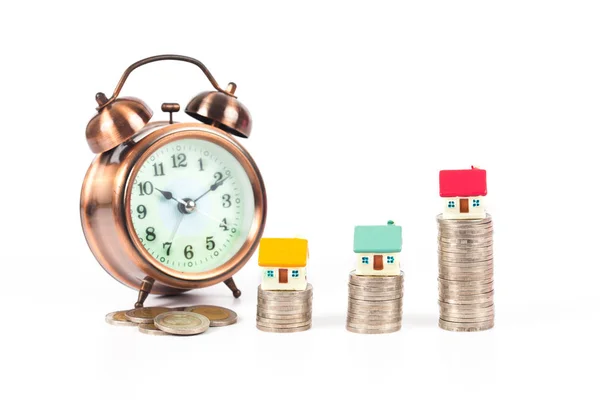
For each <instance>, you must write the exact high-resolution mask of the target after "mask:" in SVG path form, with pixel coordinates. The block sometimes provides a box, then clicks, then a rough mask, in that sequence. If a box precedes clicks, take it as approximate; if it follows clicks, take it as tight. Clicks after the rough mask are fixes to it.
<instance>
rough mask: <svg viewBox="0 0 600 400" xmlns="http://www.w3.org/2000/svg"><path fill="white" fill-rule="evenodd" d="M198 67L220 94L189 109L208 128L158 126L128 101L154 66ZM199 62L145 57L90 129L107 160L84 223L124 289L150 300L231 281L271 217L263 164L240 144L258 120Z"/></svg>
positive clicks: (101, 106) (85, 204) (100, 161)
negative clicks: (140, 71) (137, 80)
mask: <svg viewBox="0 0 600 400" xmlns="http://www.w3.org/2000/svg"><path fill="white" fill-rule="evenodd" d="M161 60H176V61H184V62H188V63H192V64H194V65H196V66H198V67H199V68H200V69H201V70H202V71H203V72H204V74H205V75H206V77H207V78H208V80H209V81H210V82H211V84H212V86H213V87H214V88H215V91H208V92H202V93H200V94H198V95H197V96H196V97H194V98H193V99H192V100H191V101H190V102H189V103H188V105H187V107H186V108H185V112H186V113H187V114H188V115H189V116H191V117H193V118H194V119H196V120H198V121H199V122H195V121H194V122H182V123H178V122H173V113H174V112H177V111H179V108H180V107H179V105H178V104H176V103H164V104H163V105H162V110H163V111H165V112H168V113H169V115H170V117H169V121H160V122H151V123H150V122H149V121H150V118H151V117H152V111H151V110H150V108H149V107H148V106H147V105H146V104H145V103H144V102H143V101H141V100H139V99H136V98H131V97H127V98H119V97H118V96H119V93H120V91H121V89H122V87H123V85H124V84H125V81H126V80H127V77H128V76H129V74H130V73H131V72H132V71H133V70H135V69H136V68H138V67H140V66H142V65H144V64H148V63H151V62H155V61H161ZM235 90H236V85H235V84H234V83H229V85H228V86H227V88H226V89H222V88H221V87H220V86H219V85H218V84H217V82H216V80H215V79H214V78H213V76H212V75H211V73H210V72H209V71H208V69H207V68H206V67H205V66H204V64H202V63H201V62H200V61H198V60H196V59H193V58H190V57H185V56H178V55H161V56H155V57H150V58H146V59H144V60H140V61H138V62H136V63H134V64H132V65H131V66H130V67H129V68H127V69H126V70H125V72H124V73H123V76H122V77H121V80H120V81H119V83H118V84H117V87H116V89H115V91H114V93H113V95H112V97H111V98H107V97H106V96H105V95H104V94H103V93H98V94H97V95H96V100H97V102H98V108H97V111H98V113H97V115H96V116H94V117H93V118H92V120H91V121H90V122H89V124H88V126H87V129H86V137H87V142H88V145H89V146H90V148H91V150H92V151H93V152H94V153H96V154H98V156H97V157H96V159H95V160H94V161H93V162H92V164H91V166H90V168H89V169H88V172H87V174H86V176H85V180H84V181H83V187H82V190H81V222H82V226H83V231H84V234H85V237H86V240H87V242H88V244H89V247H90V249H91V251H92V253H93V254H94V256H95V257H96V259H97V260H98V262H99V263H100V264H101V265H102V267H103V268H104V269H105V270H106V271H107V272H108V273H109V274H110V275H112V276H113V277H114V278H115V279H117V280H118V281H119V282H121V283H123V284H125V285H127V286H129V287H131V288H134V289H138V290H139V295H138V301H137V303H136V307H141V306H142V305H143V302H144V300H145V299H146V297H147V296H148V294H149V293H156V294H177V293H181V292H183V291H186V290H190V289H195V288H202V287H206V286H210V285H214V284H216V283H219V282H225V283H226V284H227V286H228V287H229V288H230V289H231V290H232V292H233V294H234V296H235V297H239V296H240V294H241V292H240V290H239V289H238V288H237V287H236V285H235V283H234V281H233V278H232V276H233V274H235V273H236V272H237V271H238V270H239V269H240V268H242V267H243V266H244V264H245V263H246V262H247V261H248V259H249V258H250V257H251V256H252V254H253V253H254V251H255V250H256V247H257V245H258V242H259V240H260V237H261V235H262V232H263V228H264V225H265V220H266V211H267V200H266V193H265V186H264V183H263V180H262V178H261V174H260V172H259V170H258V167H257V166H256V164H255V162H254V160H253V159H252V157H251V156H250V154H248V152H247V151H246V150H245V149H244V148H243V147H242V145H241V144H240V143H239V142H238V140H236V139H235V138H234V136H237V137H241V138H248V137H249V136H250V131H251V126H252V123H251V118H250V114H249V112H248V110H247V109H246V107H244V106H243V105H242V104H241V103H240V102H239V101H238V100H237V98H236V96H235Z"/></svg>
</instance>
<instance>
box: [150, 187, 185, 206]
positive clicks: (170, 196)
mask: <svg viewBox="0 0 600 400" xmlns="http://www.w3.org/2000/svg"><path fill="white" fill-rule="evenodd" d="M155 189H156V190H158V191H159V192H160V194H162V195H163V197H164V198H165V199H167V200H175V201H176V202H178V203H179V204H183V205H184V206H185V205H187V203H186V202H185V201H183V200H180V199H178V198H177V197H173V193H171V192H169V191H166V190H160V189H158V188H155Z"/></svg>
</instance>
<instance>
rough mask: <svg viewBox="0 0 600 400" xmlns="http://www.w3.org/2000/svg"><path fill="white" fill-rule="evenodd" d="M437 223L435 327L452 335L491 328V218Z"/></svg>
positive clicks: (440, 219)
mask: <svg viewBox="0 0 600 400" xmlns="http://www.w3.org/2000/svg"><path fill="white" fill-rule="evenodd" d="M437 222H438V261H439V278H438V287H439V305H440V320H439V326H440V328H442V329H445V330H449V331H456V332H474V331H483V330H486V329H490V328H493V327H494V278H493V271H494V261H493V252H492V245H493V242H492V232H493V228H492V218H491V216H490V215H487V216H486V218H484V219H473V220H469V219H463V220H460V219H458V220H456V219H443V218H442V216H441V215H439V216H438V218H437Z"/></svg>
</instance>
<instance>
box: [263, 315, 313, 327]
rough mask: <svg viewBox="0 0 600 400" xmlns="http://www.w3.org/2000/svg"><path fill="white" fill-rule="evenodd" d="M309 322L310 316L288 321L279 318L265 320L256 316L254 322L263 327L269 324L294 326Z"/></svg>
mask: <svg viewBox="0 0 600 400" xmlns="http://www.w3.org/2000/svg"><path fill="white" fill-rule="evenodd" d="M310 320H311V316H310V315H308V316H305V317H299V318H288V319H280V318H265V317H261V316H260V315H257V316H256V322H260V323H261V324H263V325H269V324H295V323H298V322H307V321H310Z"/></svg>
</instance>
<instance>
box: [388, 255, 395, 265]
mask: <svg viewBox="0 0 600 400" xmlns="http://www.w3.org/2000/svg"><path fill="white" fill-rule="evenodd" d="M387 263H388V264H393V263H394V256H387Z"/></svg>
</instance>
